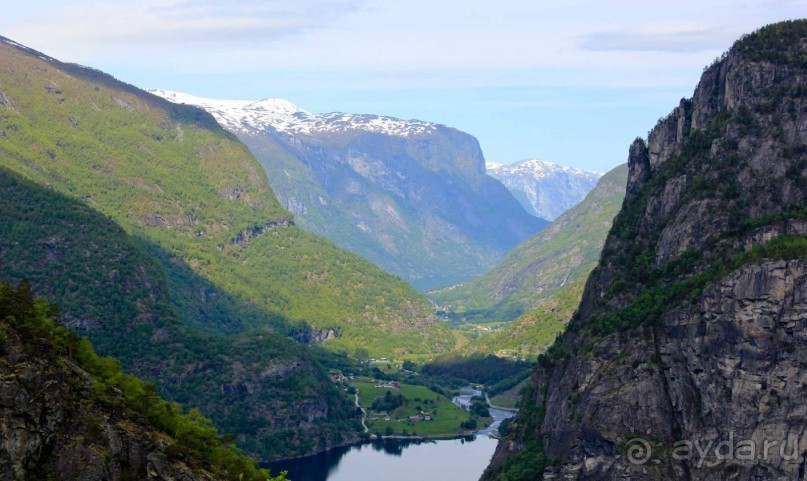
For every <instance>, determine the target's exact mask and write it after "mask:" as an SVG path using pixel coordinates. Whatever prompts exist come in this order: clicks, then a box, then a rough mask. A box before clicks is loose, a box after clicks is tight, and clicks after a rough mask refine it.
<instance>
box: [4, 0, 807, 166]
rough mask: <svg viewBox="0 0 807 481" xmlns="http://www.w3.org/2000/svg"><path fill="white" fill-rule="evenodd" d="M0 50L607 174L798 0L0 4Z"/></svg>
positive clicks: (57, 0) (801, 10) (67, 0)
mask: <svg viewBox="0 0 807 481" xmlns="http://www.w3.org/2000/svg"><path fill="white" fill-rule="evenodd" d="M0 12H2V14H1V15H0V35H3V36H5V37H8V38H11V39H12V40H14V41H17V42H19V43H22V44H24V45H27V46H29V47H31V48H34V49H36V50H40V51H42V52H44V53H46V54H48V55H50V56H53V57H56V58H58V59H60V60H62V61H67V62H76V63H80V64H83V65H88V66H91V67H94V68H97V69H100V70H103V71H105V72H107V73H110V74H112V75H114V76H116V77H117V78H119V79H121V80H123V81H126V82H128V83H131V84H134V85H137V86H139V87H143V88H165V89H169V90H176V91H180V92H185V93H189V94H193V95H197V96H202V97H210V98H218V99H244V100H249V99H254V100H259V99H262V98H266V97H278V98H283V99H286V100H290V101H292V102H294V103H295V104H297V105H298V106H300V107H301V108H304V109H306V110H308V111H312V112H321V113H324V112H334V111H339V112H351V113H373V114H380V115H391V116H394V117H400V118H405V119H409V118H416V119H421V120H427V121H432V122H436V123H442V124H446V125H449V126H452V127H456V128H458V129H460V130H463V131H466V132H468V133H470V134H472V135H474V136H476V137H477V138H478V139H479V141H480V144H481V146H482V150H483V152H484V154H485V158H486V159H487V160H488V161H491V162H498V163H510V162H514V161H518V160H522V159H527V158H540V159H544V160H548V161H551V162H556V163H560V164H563V165H570V166H574V167H579V168H584V169H590V170H598V171H606V170H608V169H610V168H611V167H614V166H616V165H618V164H620V163H622V162H625V160H626V159H627V150H628V146H629V144H630V142H631V141H632V140H633V139H635V138H636V137H637V136H642V137H644V136H646V135H647V132H648V131H649V130H650V129H651V128H652V127H653V125H654V124H655V122H656V121H657V120H658V119H659V118H660V117H663V116H664V115H666V114H667V113H669V112H670V111H671V110H672V109H673V108H674V107H675V106H676V105H677V104H678V102H679V100H680V99H681V98H683V97H689V96H691V95H692V92H693V90H694V88H695V85H696V84H697V81H698V79H699V77H700V75H701V73H702V71H703V68H704V67H705V66H706V65H708V64H710V63H711V62H712V61H713V59H714V58H716V57H717V56H719V55H720V54H721V53H722V52H724V51H725V50H727V49H728V48H729V47H730V46H731V44H732V43H733V41H734V40H735V39H737V38H738V37H739V36H740V35H742V34H743V33H748V32H751V31H753V30H755V29H757V28H759V27H761V26H763V25H765V24H768V23H772V22H776V21H781V20H786V19H793V18H799V17H804V16H805V14H807V0H780V1H775V0H759V1H744V0H676V1H665V2H657V1H652V0H650V1H648V0H642V1H635V0H610V1H583V0H558V1H551V2H550V1H542V0H499V1H498V2H495V1H490V0H488V1H484V2H482V1H477V0H406V1H400V0H398V1H395V0H285V1H277V0H228V1H226V2H224V1H221V0H138V1H131V0H125V1H124V0H103V1H101V0H26V1H20V0H0Z"/></svg>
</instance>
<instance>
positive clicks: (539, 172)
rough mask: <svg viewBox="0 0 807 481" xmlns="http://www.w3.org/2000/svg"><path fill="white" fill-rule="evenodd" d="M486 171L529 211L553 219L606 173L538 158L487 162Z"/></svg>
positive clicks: (580, 198)
mask: <svg viewBox="0 0 807 481" xmlns="http://www.w3.org/2000/svg"><path fill="white" fill-rule="evenodd" d="M487 170H488V175H490V176H491V177H493V178H495V179H498V180H499V181H500V182H501V183H502V184H504V186H505V187H507V188H508V189H509V190H510V192H512V193H513V195H514V196H515V197H516V199H518V201H519V202H521V205H523V206H524V208H525V209H527V212H529V213H530V214H532V215H534V216H536V217H540V218H542V219H546V220H550V221H552V220H555V219H557V218H558V216H560V215H561V214H563V213H564V212H566V211H567V210H569V209H571V208H572V207H574V206H575V205H577V203H578V202H580V201H582V200H583V198H584V197H585V196H586V194H588V193H589V191H590V190H591V189H593V188H594V186H595V185H597V181H598V180H599V178H600V177H602V175H603V174H602V173H600V172H592V171H587V170H581V169H574V168H571V167H564V166H562V165H558V164H553V163H551V162H546V161H543V160H538V159H527V160H521V161H519V162H513V163H512V164H506V165H502V164H488V167H487Z"/></svg>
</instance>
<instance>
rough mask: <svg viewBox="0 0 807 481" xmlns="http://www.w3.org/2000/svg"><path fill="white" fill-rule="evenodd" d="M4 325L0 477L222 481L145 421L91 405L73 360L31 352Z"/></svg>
mask: <svg viewBox="0 0 807 481" xmlns="http://www.w3.org/2000/svg"><path fill="white" fill-rule="evenodd" d="M2 326H3V327H4V329H3V336H4V337H3V340H2V341H0V352H1V353H2V356H0V479H6V480H27V479H51V480H55V481H76V480H78V481H123V480H128V479H142V480H154V481H158V480H159V481H173V480H184V481H202V480H205V481H207V480H210V481H212V480H214V479H222V478H220V477H219V476H217V475H214V474H212V473H211V472H209V471H207V469H208V467H207V466H205V464H206V461H205V460H194V459H187V458H186V459H181V458H180V457H178V456H176V455H175V454H171V452H170V447H169V446H170V444H171V443H170V442H169V440H168V438H167V437H166V436H165V435H164V434H162V433H160V432H159V431H158V430H157V429H155V428H154V427H152V426H150V425H149V423H148V422H146V421H145V420H144V419H143V418H142V417H140V416H138V415H135V414H133V413H131V412H128V411H127V410H126V409H125V408H122V407H120V406H117V407H115V406H114V404H113V405H106V404H104V403H101V402H98V401H96V400H95V399H97V397H96V396H94V395H93V394H92V392H93V388H94V385H95V384H96V383H95V381H94V380H93V378H92V377H91V376H90V375H89V374H88V373H87V372H85V371H84V370H82V369H81V368H79V367H78V366H77V365H75V364H74V363H72V362H71V361H70V360H68V359H53V358H51V357H50V355H49V354H47V355H45V354H38V355H32V354H31V353H30V352H26V349H24V348H23V347H22V346H21V344H19V342H17V341H16V340H15V339H14V336H15V334H16V333H14V332H13V331H12V332H9V330H8V327H7V325H5V324H2Z"/></svg>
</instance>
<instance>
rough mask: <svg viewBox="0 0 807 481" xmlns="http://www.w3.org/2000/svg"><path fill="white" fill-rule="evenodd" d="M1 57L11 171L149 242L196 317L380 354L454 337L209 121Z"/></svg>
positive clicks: (37, 63) (225, 328) (70, 72)
mask: <svg viewBox="0 0 807 481" xmlns="http://www.w3.org/2000/svg"><path fill="white" fill-rule="evenodd" d="M0 60H2V63H3V65H4V69H3V71H2V72H0V91H2V92H3V95H2V98H3V102H2V105H0V165H2V166H5V167H7V168H8V169H10V170H13V171H15V172H18V173H20V174H22V175H24V176H25V177H27V178H29V179H31V180H33V181H35V182H37V183H39V184H42V185H47V186H49V187H52V188H53V189H54V190H55V191H57V192H61V193H64V194H66V195H68V196H70V197H74V198H78V199H81V200H82V201H84V202H85V203H86V204H87V205H89V206H90V207H92V208H93V209H95V210H97V211H99V212H101V213H103V214H105V215H107V216H109V217H110V218H112V219H113V220H114V221H115V222H116V223H118V224H119V225H120V226H121V227H122V228H123V229H124V230H125V231H126V232H127V233H128V234H130V235H132V236H134V237H135V238H137V239H138V240H139V242H140V243H141V245H143V246H144V247H145V248H146V249H147V250H148V251H149V252H150V253H151V254H152V255H154V256H155V257H156V258H157V259H159V260H160V262H161V264H162V266H163V269H164V270H165V274H166V276H167V283H168V287H169V291H170V293H171V296H170V301H171V304H172V306H173V307H174V308H176V309H177V311H178V314H179V315H180V319H181V320H182V322H183V323H185V324H186V325H188V326H191V327H194V328H198V329H201V330H205V331H208V332H211V333H236V332H243V331H245V330H247V329H254V328H271V329H273V330H276V331H279V330H284V329H285V330H286V331H287V332H284V333H286V334H288V333H289V332H291V331H294V332H295V333H296V334H298V335H299V336H300V337H302V338H305V339H310V338H314V339H317V338H322V337H332V339H331V340H329V341H328V342H326V343H325V344H326V346H328V347H330V348H333V349H348V350H349V349H353V348H355V347H357V346H364V347H367V348H368V350H370V351H372V353H373V354H378V355H382V354H404V353H407V352H430V351H440V350H443V349H446V348H447V347H450V346H451V345H453V340H452V338H451V336H450V335H449V333H448V331H447V330H446V329H444V328H442V327H441V326H440V325H439V324H438V323H437V320H436V319H435V318H434V317H433V316H432V315H431V314H430V312H429V309H428V307H427V305H426V303H425V302H424V301H422V300H421V299H420V298H419V297H418V295H417V294H416V292H415V291H414V290H413V289H412V288H410V287H409V286H408V285H407V284H406V283H404V282H403V281H401V280H400V279H398V278H395V277H393V276H391V275H388V274H386V273H384V272H383V271H381V270H380V269H378V268H377V267H375V266H373V265H372V264H371V263H369V262H368V261H365V260H363V259H361V258H359V257H357V256H355V255H352V254H349V253H346V252H344V251H341V250H339V249H337V248H336V247H334V246H333V244H331V243H330V242H329V241H326V240H324V239H322V238H320V237H317V236H314V235H311V234H308V233H305V232H304V231H302V230H301V229H299V228H297V227H296V226H294V225H293V220H292V218H291V216H290V214H289V213H288V212H286V211H285V210H283V209H282V208H281V207H280V205H279V204H278V202H277V200H276V199H275V197H274V195H273V193H272V191H271V189H270V188H269V187H268V183H267V179H266V177H265V174H264V173H263V169H262V168H261V167H260V165H259V164H258V162H257V161H256V160H255V159H254V157H253V156H252V155H251V154H250V153H249V151H248V149H247V148H246V147H245V146H244V145H242V144H241V143H240V142H238V141H237V140H236V139H235V138H234V137H233V136H232V135H231V134H228V133H227V132H225V131H224V130H222V129H220V128H219V127H218V126H216V125H215V123H214V122H213V120H212V118H211V117H210V116H209V115H207V114H205V113H204V112H202V111H200V110H197V109H194V108H190V107H182V106H175V105H172V104H169V103H167V102H165V101H163V100H161V99H159V98H157V97H154V96H152V95H149V94H147V93H144V92H142V91H139V90H137V89H135V88H133V87H131V86H127V85H125V84H122V83H120V82H117V81H115V80H114V79H112V78H111V77H108V76H106V75H104V74H102V73H100V72H97V71H94V70H91V69H85V68H82V67H77V66H73V65H65V64H62V63H60V62H58V61H56V60H53V59H47V57H46V59H42V58H40V57H39V54H38V53H36V52H33V51H29V50H25V49H21V48H16V47H12V46H10V45H7V44H1V45H0ZM303 331H307V332H303Z"/></svg>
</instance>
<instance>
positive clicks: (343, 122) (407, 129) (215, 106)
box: [148, 89, 437, 137]
mask: <svg viewBox="0 0 807 481" xmlns="http://www.w3.org/2000/svg"><path fill="white" fill-rule="evenodd" d="M148 92H150V93H152V94H154V95H157V96H159V97H163V98H164V99H166V100H169V101H171V102H175V103H179V104H188V105H196V106H198V107H201V108H203V109H205V110H207V111H208V112H210V114H211V115H213V117H215V118H216V120H217V121H218V122H219V124H221V126H222V127H224V128H226V129H228V130H230V131H233V132H241V133H253V132H255V131H256V130H265V129H266V128H272V129H274V130H276V131H278V132H283V133H286V134H290V135H294V134H306V135H312V134H317V133H331V132H346V131H349V130H365V131H367V132H374V133H378V134H385V135H393V136H399V137H409V136H414V135H421V134H427V133H431V132H434V131H435V130H436V129H437V125H436V124H433V123H430V122H423V121H420V120H401V119H396V118H393V117H385V116H379V115H356V114H347V113H342V112H332V113H327V114H314V113H311V112H309V111H307V110H303V109H302V108H300V107H298V106H296V105H294V104H293V103H291V102H289V101H288V100H283V99H278V98H266V99H263V100H258V101H252V100H214V99H206V98H202V97H196V96H193V95H188V94H184V93H181V92H172V91H170V90H164V89H150V90H148Z"/></svg>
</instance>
